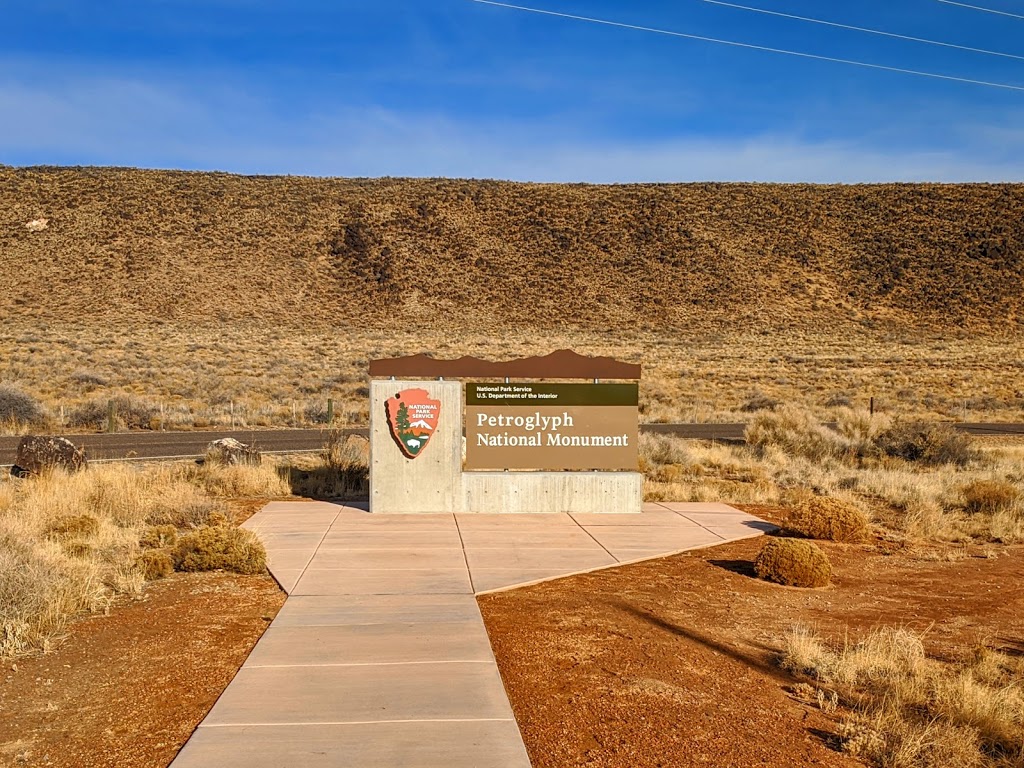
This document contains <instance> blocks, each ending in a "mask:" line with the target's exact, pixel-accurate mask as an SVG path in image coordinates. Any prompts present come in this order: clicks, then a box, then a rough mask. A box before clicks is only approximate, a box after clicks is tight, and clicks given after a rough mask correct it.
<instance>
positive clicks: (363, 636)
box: [246, 618, 494, 667]
mask: <svg viewBox="0 0 1024 768" xmlns="http://www.w3.org/2000/svg"><path fill="white" fill-rule="evenodd" d="M424 661H494V655H493V654H492V653H491V643H490V641H489V640H488V639H487V630H486V629H484V626H483V623H482V622H481V621H480V620H479V619H478V618H476V619H471V620H469V621H437V622H431V623H425V622H421V623H418V624H411V623H410V624H402V623H393V624H358V625H354V626H335V627H284V626H282V627H277V626H273V627H270V628H269V629H268V630H267V631H266V632H265V633H264V634H263V637H262V638H260V641H259V643H257V644H256V647H255V648H253V650H252V653H251V654H249V658H248V659H247V660H246V667H273V666H316V665H322V664H327V665H330V664H397V663H409V662H424Z"/></svg>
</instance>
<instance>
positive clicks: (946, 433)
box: [875, 421, 978, 467]
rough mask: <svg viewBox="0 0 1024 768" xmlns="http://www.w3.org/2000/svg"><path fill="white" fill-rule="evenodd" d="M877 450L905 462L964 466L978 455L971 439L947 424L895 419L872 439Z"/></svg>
mask: <svg viewBox="0 0 1024 768" xmlns="http://www.w3.org/2000/svg"><path fill="white" fill-rule="evenodd" d="M875 442H876V444H877V445H878V447H879V449H880V450H881V451H882V452H883V453H886V454H888V455H889V456H895V457H898V458H901V459H903V460H905V461H913V462H917V463H919V464H927V465H929V466H940V465H942V464H955V465H956V466H958V467H962V466H966V465H967V464H969V463H970V462H972V461H974V460H975V459H976V458H978V452H977V450H975V448H974V444H973V443H972V442H971V439H970V438H969V437H968V436H967V435H965V434H964V433H963V432H958V431H956V430H955V429H953V428H952V427H951V426H949V425H948V424H933V423H929V422H924V421H916V422H898V423H896V424H894V425H893V426H892V427H890V428H889V429H887V430H885V431H884V432H882V433H881V434H880V435H879V436H878V437H877V438H876V440H875Z"/></svg>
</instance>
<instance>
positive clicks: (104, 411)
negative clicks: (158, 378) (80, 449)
mask: <svg viewBox="0 0 1024 768" xmlns="http://www.w3.org/2000/svg"><path fill="white" fill-rule="evenodd" d="M111 400H113V401H114V419H115V422H116V424H117V428H118V429H150V428H151V427H152V425H153V421H154V419H156V418H157V416H158V415H159V413H160V408H159V407H158V406H157V405H154V404H153V403H151V402H149V401H148V400H143V399H142V398H138V397H134V396H132V395H118V396H117V397H110V398H108V397H94V398H92V399H90V400H86V401H85V402H84V403H82V404H81V405H80V406H78V407H77V408H75V409H74V410H73V411H71V413H70V414H68V425H69V426H72V427H80V428H82V429H96V430H103V429H106V427H107V415H108V408H109V402H110V401H111Z"/></svg>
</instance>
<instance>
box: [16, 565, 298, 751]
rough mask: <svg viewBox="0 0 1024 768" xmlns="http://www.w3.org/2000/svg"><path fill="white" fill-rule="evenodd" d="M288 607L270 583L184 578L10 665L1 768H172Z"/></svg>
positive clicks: (157, 585)
mask: <svg viewBox="0 0 1024 768" xmlns="http://www.w3.org/2000/svg"><path fill="white" fill-rule="evenodd" d="M283 602H284V594H283V593H282V592H281V591H280V589H279V588H278V586H277V584H276V583H275V582H274V581H273V580H272V579H271V578H270V577H269V576H238V575H234V574H227V573H202V574H176V575H174V576H171V577H169V578H167V579H164V580H162V581H157V582H152V583H150V584H149V585H147V587H146V589H145V592H144V593H143V595H142V596H141V597H140V598H139V599H135V600H123V601H121V602H120V603H118V604H116V605H115V606H114V607H113V608H112V609H111V610H110V612H109V614H108V615H102V616H95V617H91V618H87V619H84V620H82V621H79V622H76V623H75V624H74V625H72V627H71V628H70V630H69V636H68V638H66V640H65V641H64V642H62V643H60V644H59V645H58V646H57V648H56V649H55V650H53V651H51V652H50V653H47V654H40V655H35V656H30V657H25V658H21V659H17V660H15V661H6V662H3V666H2V667H0V766H56V767H58V768H65V767H66V768H85V767H88V768H101V767H103V766H110V768H114V767H115V766H116V767H117V768H126V767H128V766H130V767H131V768H148V767H149V766H153V768H164V766H166V765H167V764H168V763H169V762H170V761H171V760H172V759H173V758H174V756H175V755H176V754H177V753H178V750H179V749H180V748H181V746H182V745H183V744H184V743H185V741H186V740H187V739H188V737H189V736H190V735H191V733H192V731H193V729H194V728H195V727H196V725H198V724H199V721H200V720H202V718H203V717H204V716H205V715H206V713H207V712H208V711H209V709H210V707H212V706H213V703H214V702H215V701H216V700H217V697H218V696H220V694H221V692H222V691H223V690H224V688H225V687H226V686H227V684H228V683H229V682H230V681H231V678H232V677H234V675H235V672H236V671H237V670H238V668H239V667H240V666H241V664H242V662H243V661H244V660H245V658H246V656H248V655H249V651H250V650H251V649H252V647H253V645H255V644H256V641H257V640H258V639H259V637H260V635H262V634H263V631H264V629H265V628H266V627H267V626H268V625H269V623H270V622H271V621H272V620H273V618H274V616H276V615H277V611H278V610H279V609H280V607H281V605H282V604H283Z"/></svg>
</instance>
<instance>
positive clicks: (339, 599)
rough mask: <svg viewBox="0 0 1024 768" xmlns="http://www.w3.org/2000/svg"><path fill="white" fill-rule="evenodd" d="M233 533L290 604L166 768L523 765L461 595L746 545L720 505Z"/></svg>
mask: <svg viewBox="0 0 1024 768" xmlns="http://www.w3.org/2000/svg"><path fill="white" fill-rule="evenodd" d="M246 526H247V527H249V528H250V529H252V530H253V531H254V532H256V533H257V535H259V537H260V539H261V540H262V541H263V543H264V544H265V545H266V548H267V553H268V556H269V561H270V570H271V573H273V575H274V578H276V579H277V580H278V582H279V583H280V584H281V586H282V587H283V588H284V589H285V591H286V592H287V593H288V599H287V600H286V602H285V605H284V607H283V608H282V609H281V612H280V613H279V614H278V616H277V618H276V619H275V620H274V622H273V623H272V624H271V626H270V627H269V628H268V629H267V631H266V633H265V634H264V635H263V637H262V638H261V639H260V641H259V643H258V644H257V645H256V647H255V648H254V649H253V652H252V653H251V654H250V656H249V658H248V659H247V660H246V662H245V664H244V665H243V666H242V668H241V669H240V670H239V672H238V674H237V675H236V677H235V679H234V680H233V681H232V682H231V684H230V685H229V686H228V688H227V689H226V690H225V691H224V693H223V695H222V696H221V697H220V699H219V700H218V701H217V703H216V705H215V706H214V707H213V709H212V710H211V711H210V713H209V715H207V717H206V719H205V720H204V721H203V722H202V723H201V724H200V726H199V728H197V729H196V732H195V733H194V734H193V736H192V738H191V739H190V740H189V742H188V743H187V744H186V745H185V747H184V748H183V749H182V751H181V753H180V754H179V755H178V757H177V759H176V760H175V761H174V762H173V763H172V766H173V768H200V767H202V768H209V766H218V768H235V767H236V766H237V767H238V768H243V767H244V768H261V767H263V766H266V767H268V768H269V767H271V766H273V768H291V767H292V766H295V767H296V768H298V767H300V766H301V767H302V768H306V767H308V768H320V767H321V766H324V767H326V766H350V767H351V768H529V766H530V761H529V759H528V758H527V755H526V749H525V748H524V746H523V742H522V738H521V737H520V735H519V729H518V727H517V725H516V722H515V719H514V718H513V715H512V709H511V707H510V706H509V703H508V699H507V697H506V695H505V689H504V687H503V685H502V681H501V677H500V675H499V674H498V667H497V665H496V663H495V661H494V655H493V654H492V652H491V646H490V642H489V640H488V638H487V632H486V629H485V628H484V624H483V620H482V619H481V616H480V611H479V609H478V607H477V604H476V600H475V598H474V594H480V593H481V592H486V591H493V590H498V589H503V588H509V587H512V586H516V585H523V584H528V583H531V582H536V581H541V580H545V579H551V578H556V577H559V576H565V575H569V574H572V573H580V572H583V571H590V570H596V569H601V568H607V567H609V566H615V565H618V564H620V563H627V562H632V561H636V560H644V559H648V558H651V557H659V556H663V555H666V554H672V553H674V552H680V551H683V550H687V549H695V548H699V547H705V546H711V545H714V544H720V543H723V542H726V541H734V540H736V539H742V538H749V537H751V536H760V535H761V534H762V533H763V532H765V531H767V530H771V529H772V528H773V526H772V525H771V524H769V523H766V522H764V521H762V520H759V519H757V518H755V517H751V516H749V515H746V514H744V513H743V512H740V511H739V510H737V509H734V508H732V507H729V506H727V505H725V504H675V503H662V504H645V505H644V511H643V513H642V514H639V515H635V514H634V515H616V514H606V515H472V514H470V515H461V514H460V515H451V514H436V515H435V514H431V515H370V514H368V513H367V512H365V511H364V510H362V509H358V508H356V507H352V506H341V505H337V504H329V503H325V502H273V503H271V504H268V505H267V506H266V507H265V508H264V509H263V510H261V511H260V512H258V513H257V514H256V515H254V516H253V517H252V518H251V519H250V520H249V521H248V522H247V523H246Z"/></svg>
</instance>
